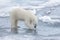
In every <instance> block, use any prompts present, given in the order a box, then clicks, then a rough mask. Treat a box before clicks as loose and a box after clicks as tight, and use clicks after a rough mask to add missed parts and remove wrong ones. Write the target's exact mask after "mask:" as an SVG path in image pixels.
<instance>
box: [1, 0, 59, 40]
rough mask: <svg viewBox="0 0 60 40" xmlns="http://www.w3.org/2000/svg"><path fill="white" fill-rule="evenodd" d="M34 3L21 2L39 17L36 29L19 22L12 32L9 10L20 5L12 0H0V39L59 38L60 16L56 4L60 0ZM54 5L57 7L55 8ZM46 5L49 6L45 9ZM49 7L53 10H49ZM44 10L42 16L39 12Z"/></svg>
mask: <svg viewBox="0 0 60 40" xmlns="http://www.w3.org/2000/svg"><path fill="white" fill-rule="evenodd" d="M15 1H16V0H15ZM27 2H28V1H27ZM29 2H30V1H29ZM29 2H28V4H29ZM35 2H36V1H35ZM35 2H34V3H35ZM37 2H38V1H37ZM37 2H36V3H37ZM31 3H32V2H31ZM34 3H33V5H27V4H23V5H24V6H22V7H24V8H26V9H29V8H30V10H29V11H32V10H33V11H32V12H34V14H35V15H37V17H38V18H39V19H38V26H37V28H36V31H33V30H32V31H31V30H28V29H27V27H26V25H24V23H23V22H21V23H20V22H19V23H18V26H19V28H18V33H17V34H13V33H11V31H10V20H9V17H8V16H9V11H10V10H11V8H12V7H15V6H21V5H20V3H18V2H17V3H16V2H14V1H12V0H0V40H60V16H58V15H60V11H59V10H60V6H58V5H60V0H48V1H46V2H44V0H42V1H41V4H38V3H37V4H38V5H37V6H34ZM26 5H27V6H26ZM55 6H57V7H56V8H55ZM47 7H49V8H48V9H46V8H47ZM50 7H51V8H52V9H54V10H49V9H50ZM44 8H45V9H44ZM41 10H42V11H41ZM38 11H39V13H38ZM45 11H47V12H46V13H47V14H46V13H44V15H43V16H42V15H41V14H43V12H45Z"/></svg>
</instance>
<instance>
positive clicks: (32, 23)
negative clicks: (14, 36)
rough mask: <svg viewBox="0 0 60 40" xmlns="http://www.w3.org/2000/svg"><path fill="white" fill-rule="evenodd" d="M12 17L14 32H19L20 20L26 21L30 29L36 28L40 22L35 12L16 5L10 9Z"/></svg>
mask: <svg viewBox="0 0 60 40" xmlns="http://www.w3.org/2000/svg"><path fill="white" fill-rule="evenodd" d="M10 19H11V31H12V32H17V28H18V27H17V22H18V20H20V21H24V22H25V24H26V26H27V27H29V29H34V28H36V26H37V23H38V20H37V16H36V15H34V14H33V12H31V11H29V10H25V9H23V8H21V7H15V8H13V9H12V10H11V11H10Z"/></svg>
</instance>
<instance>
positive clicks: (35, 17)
mask: <svg viewBox="0 0 60 40" xmlns="http://www.w3.org/2000/svg"><path fill="white" fill-rule="evenodd" d="M32 18H33V19H31V20H30V24H31V27H32V28H36V26H37V24H38V19H37V16H34V17H32Z"/></svg>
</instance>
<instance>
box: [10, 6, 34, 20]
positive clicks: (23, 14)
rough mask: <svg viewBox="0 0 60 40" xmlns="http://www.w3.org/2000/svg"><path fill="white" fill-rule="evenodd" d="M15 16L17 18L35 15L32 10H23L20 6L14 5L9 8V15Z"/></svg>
mask: <svg viewBox="0 0 60 40" xmlns="http://www.w3.org/2000/svg"><path fill="white" fill-rule="evenodd" d="M12 16H15V17H17V18H18V19H23V18H25V19H26V18H29V17H30V18H33V16H34V17H35V15H34V14H33V12H31V11H29V10H25V9H23V8H21V7H15V8H12V10H11V17H12Z"/></svg>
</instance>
